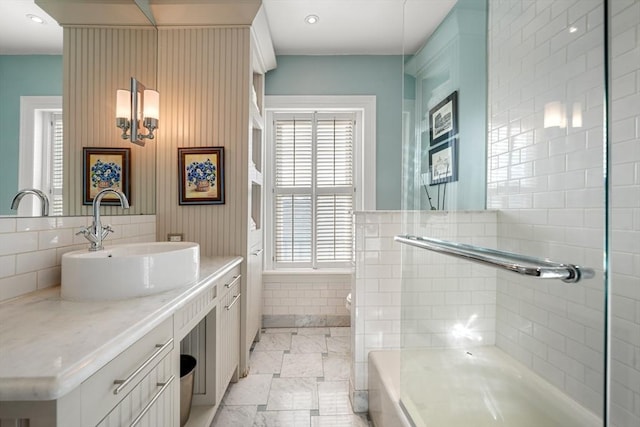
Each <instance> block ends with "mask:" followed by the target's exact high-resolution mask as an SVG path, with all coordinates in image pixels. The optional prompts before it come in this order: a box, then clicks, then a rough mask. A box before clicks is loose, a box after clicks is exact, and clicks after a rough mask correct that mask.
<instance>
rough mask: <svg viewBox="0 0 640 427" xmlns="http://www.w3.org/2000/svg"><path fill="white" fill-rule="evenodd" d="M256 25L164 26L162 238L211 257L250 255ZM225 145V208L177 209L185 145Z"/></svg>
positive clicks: (161, 50)
mask: <svg viewBox="0 0 640 427" xmlns="http://www.w3.org/2000/svg"><path fill="white" fill-rule="evenodd" d="M250 39H251V35H250V29H249V27H215V28H211V27H207V28H160V29H158V90H159V91H160V96H161V103H160V119H161V126H162V129H161V133H162V138H161V141H162V142H161V146H160V147H159V149H158V156H157V171H158V173H157V186H158V188H157V210H156V219H157V230H158V236H157V238H158V240H165V239H166V237H167V233H184V237H185V240H188V241H194V242H198V243H199V244H200V253H201V255H204V256H214V255H241V254H242V253H243V252H245V251H246V242H247V217H248V214H247V208H248V175H247V164H248V160H247V159H248V143H247V141H248V135H249V99H250V96H249V88H250V87H251V83H250V78H251V64H250ZM212 146H223V147H224V156H225V165H224V166H225V168H224V173H225V177H224V185H225V204H224V205H189V206H180V205H179V204H178V185H179V177H178V147H212Z"/></svg>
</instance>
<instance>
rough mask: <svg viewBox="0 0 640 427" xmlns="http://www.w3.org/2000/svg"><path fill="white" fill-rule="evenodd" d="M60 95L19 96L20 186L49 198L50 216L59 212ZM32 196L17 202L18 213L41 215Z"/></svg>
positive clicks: (61, 179) (61, 174)
mask: <svg viewBox="0 0 640 427" xmlns="http://www.w3.org/2000/svg"><path fill="white" fill-rule="evenodd" d="M62 144H63V140H62V97H60V96H22V97H20V167H19V170H20V173H19V177H18V187H19V188H21V189H22V188H37V189H39V190H42V191H44V192H45V193H46V194H47V196H48V197H49V202H50V205H49V215H62V184H63V164H62V162H63V145H62ZM40 208H41V207H40V202H39V201H38V200H36V199H35V198H33V197H29V198H25V199H23V200H22V203H20V206H19V209H18V215H20V216H32V215H39V214H40Z"/></svg>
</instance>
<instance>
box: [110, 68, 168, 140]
mask: <svg viewBox="0 0 640 427" xmlns="http://www.w3.org/2000/svg"><path fill="white" fill-rule="evenodd" d="M159 117H160V94H159V93H158V92H157V91H155V90H151V89H147V88H145V87H144V85H143V84H142V83H140V82H139V81H137V80H136V79H135V78H134V77H131V90H124V89H118V91H117V93H116V126H118V127H119V128H120V129H122V135H121V137H122V139H129V140H131V142H133V143H134V144H138V145H140V146H142V147H144V140H145V139H153V138H154V135H153V131H155V130H156V129H157V128H158V119H159ZM141 125H142V126H144V127H145V128H146V129H147V130H148V131H149V132H148V133H147V134H142V133H139V130H140V129H141V127H142V126H141ZM129 129H131V133H130V134H128V133H127V131H129Z"/></svg>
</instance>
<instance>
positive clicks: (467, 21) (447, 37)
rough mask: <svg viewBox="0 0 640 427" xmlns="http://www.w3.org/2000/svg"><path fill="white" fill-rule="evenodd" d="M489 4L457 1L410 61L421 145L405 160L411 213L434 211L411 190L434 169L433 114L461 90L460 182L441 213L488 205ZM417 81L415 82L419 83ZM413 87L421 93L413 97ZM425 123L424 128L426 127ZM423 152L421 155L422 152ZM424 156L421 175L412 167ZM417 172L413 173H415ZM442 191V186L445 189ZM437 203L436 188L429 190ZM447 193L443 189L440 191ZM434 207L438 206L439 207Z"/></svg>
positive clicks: (407, 92)
mask: <svg viewBox="0 0 640 427" xmlns="http://www.w3.org/2000/svg"><path fill="white" fill-rule="evenodd" d="M486 29H487V3H486V1H485V0H458V2H457V3H456V5H455V6H454V7H453V9H452V10H451V12H450V13H449V14H448V15H447V17H446V18H445V19H444V20H443V22H442V23H441V24H440V26H439V27H438V28H437V30H436V31H435V32H434V33H433V34H432V36H431V37H430V38H429V40H427V42H426V43H425V45H424V46H423V47H422V48H421V49H420V50H419V51H418V52H417V53H416V54H415V55H414V56H413V57H411V58H409V59H408V60H407V62H406V66H405V72H406V73H407V74H408V75H407V77H406V78H405V84H406V90H405V110H406V109H407V108H406V106H407V103H408V102H410V101H411V100H412V99H413V100H416V101H415V115H416V116H415V118H414V119H415V123H416V126H420V127H419V129H418V130H417V132H416V133H415V134H416V135H420V136H419V138H420V139H421V141H419V143H417V144H415V145H414V146H413V147H415V149H414V151H409V152H410V154H409V156H408V157H409V159H408V160H409V162H408V161H407V159H405V170H406V171H410V173H409V175H410V176H405V177H404V179H405V188H407V189H409V191H407V199H405V200H403V206H404V207H405V208H407V209H429V203H428V200H427V196H426V193H425V192H424V191H420V192H418V193H419V194H420V197H416V198H415V199H412V200H409V199H408V198H413V195H415V194H416V192H415V191H412V188H413V186H414V185H418V184H416V183H420V182H421V181H420V179H416V178H415V175H413V174H415V173H420V172H421V173H426V172H427V171H428V169H429V164H428V162H429V151H430V150H431V149H433V148H434V147H433V146H430V145H429V136H428V130H429V129H428V121H426V120H425V118H426V117H428V115H427V114H428V112H429V110H430V109H431V108H433V107H434V106H435V105H436V104H438V102H440V101H441V100H442V99H444V98H445V97H446V96H448V95H449V94H450V93H451V92H453V91H458V117H459V120H458V130H459V133H458V181H456V182H452V183H449V184H447V188H446V194H447V200H446V204H444V203H442V202H441V203H440V209H446V210H477V209H484V208H485V206H486V135H487V129H486V123H487V61H486V52H487V45H486V40H487V30H486ZM414 78H415V79H414ZM411 86H415V91H416V94H415V96H413V97H412V96H411V90H410V89H411ZM421 121H422V122H423V123H421ZM418 150H419V152H418ZM415 156H420V158H421V165H420V167H419V169H420V170H417V165H415V164H413V165H412V164H409V163H410V162H412V160H413V158H414V157H415ZM412 167H413V168H412ZM441 187H443V184H441ZM428 188H429V192H430V195H431V197H432V198H433V199H434V201H435V197H436V194H437V192H438V187H437V186H429V187H428ZM440 190H442V191H443V192H444V188H440ZM434 205H435V203H434Z"/></svg>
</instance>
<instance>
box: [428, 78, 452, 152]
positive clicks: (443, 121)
mask: <svg viewBox="0 0 640 427" xmlns="http://www.w3.org/2000/svg"><path fill="white" fill-rule="evenodd" d="M457 134H458V91H454V92H453V93H451V94H450V95H449V96H447V97H446V98H445V99H443V100H442V101H440V102H439V103H438V105H436V106H435V107H433V108H432V109H430V110H429V139H430V141H431V145H436V144H439V143H441V142H443V141H446V140H448V139H451V138H452V137H454V136H455V135H457Z"/></svg>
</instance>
